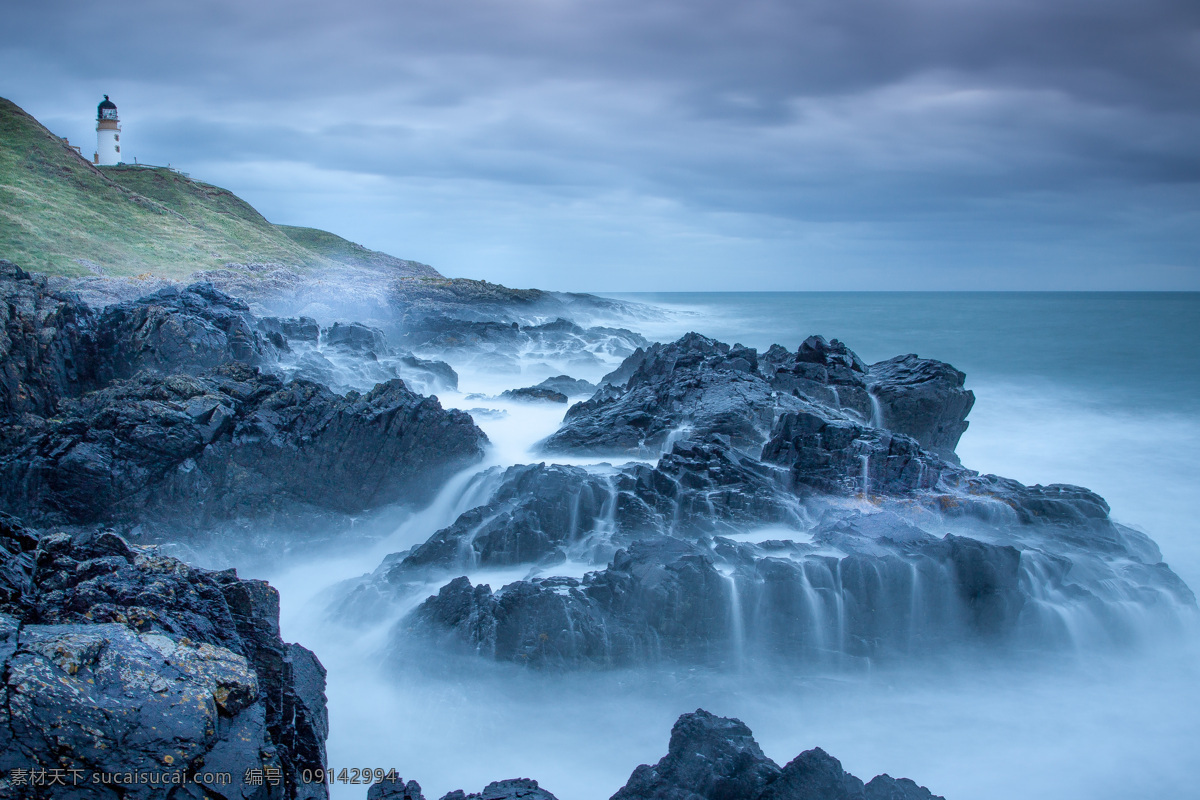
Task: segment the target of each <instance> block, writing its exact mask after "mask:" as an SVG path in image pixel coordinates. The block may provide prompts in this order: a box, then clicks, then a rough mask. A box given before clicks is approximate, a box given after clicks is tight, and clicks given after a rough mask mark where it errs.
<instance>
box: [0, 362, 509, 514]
mask: <svg viewBox="0 0 1200 800" xmlns="http://www.w3.org/2000/svg"><path fill="white" fill-rule="evenodd" d="M14 427H15V426H7V427H5V430H8V431H10V437H11V439H14V440H18V441H19V442H20V444H19V446H15V447H13V448H12V449H11V450H10V451H9V452H6V453H5V454H4V455H3V456H0V475H3V477H4V484H3V488H2V489H0V492H2V494H0V500H2V502H3V504H4V507H5V508H6V509H8V510H9V511H13V512H16V513H18V514H20V515H22V516H25V517H27V518H29V519H33V520H47V521H54V522H62V523H87V522H94V521H100V520H120V519H130V520H143V521H145V520H149V519H154V518H159V519H176V520H182V521H190V522H193V523H196V524H208V523H211V522H214V521H218V520H222V519H232V518H235V517H244V518H263V517H266V516H270V515H272V514H289V513H292V512H293V511H295V510H304V509H307V510H310V511H312V510H316V511H321V510H325V511H332V512H336V513H347V514H350V513H355V512H358V511H361V510H363V509H366V508H371V507H375V506H378V505H383V504H387V503H393V502H418V503H419V502H422V501H423V500H425V499H427V498H429V497H431V496H432V494H433V493H434V492H435V491H436V490H437V489H438V488H439V486H440V482H441V481H442V480H443V479H444V478H446V477H448V476H449V475H450V474H452V473H453V472H454V471H456V470H457V469H459V468H461V467H462V466H464V465H465V464H467V463H470V462H471V461H473V460H475V459H478V458H479V457H480V455H481V454H482V447H483V444H484V443H485V442H486V437H485V436H484V435H483V433H482V432H481V431H480V430H479V429H478V428H476V427H475V425H474V424H473V423H472V422H471V419H470V417H469V416H468V415H466V414H464V413H462V412H460V411H445V410H443V409H442V408H441V406H440V405H439V404H438V402H437V400H436V399H433V398H427V397H426V398H423V397H420V396H419V395H416V394H414V393H413V392H410V391H409V390H408V389H407V388H406V387H405V386H404V384H403V382H401V381H398V380H393V381H390V382H388V383H384V384H380V385H379V386H376V387H375V388H374V389H373V390H372V391H371V392H369V393H367V394H365V395H357V393H351V394H349V395H347V396H344V397H343V396H339V395H335V394H333V393H332V392H330V391H329V390H328V389H325V388H324V387H322V386H319V385H317V384H313V383H308V382H306V381H293V382H290V383H287V384H284V383H283V382H282V381H280V380H279V379H278V378H277V377H275V376H272V375H264V374H262V373H260V372H258V371H257V370H255V369H253V368H250V367H247V366H243V365H239V364H230V365H226V366H222V367H218V368H216V369H214V370H212V371H210V372H208V373H206V374H204V375H201V376H195V377H192V376H183V375H175V376H169V377H166V378H163V377H160V376H157V375H152V374H145V375H141V376H138V377H137V378H135V379H133V380H129V381H120V382H117V383H114V384H113V385H112V386H110V387H109V388H107V389H104V390H102V391H98V392H94V393H92V394H90V395H87V396H85V397H84V398H82V399H81V400H79V401H76V402H72V403H70V404H68V405H67V406H64V408H63V409H62V410H61V411H60V414H59V416H58V417H57V418H56V419H53V420H50V421H48V422H46V423H45V424H44V425H43V426H41V427H34V428H28V429H27V428H20V429H19V431H18V433H11V431H12V430H13V429H14Z"/></svg>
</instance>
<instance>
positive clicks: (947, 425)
mask: <svg viewBox="0 0 1200 800" xmlns="http://www.w3.org/2000/svg"><path fill="white" fill-rule="evenodd" d="M867 380H868V381H869V383H870V390H871V394H873V395H874V396H875V397H876V398H877V400H878V401H879V406H880V411H881V412H882V419H881V420H878V421H877V424H879V425H881V426H882V427H886V428H888V429H889V430H893V431H896V432H898V433H903V434H906V435H908V436H911V437H912V438H914V439H916V440H917V441H918V442H920V443H921V446H922V447H924V448H925V449H927V450H929V451H931V452H933V453H936V454H937V455H939V456H941V457H942V458H944V459H946V460H948V461H952V462H954V463H956V464H957V463H958V457H957V456H956V455H955V454H954V448H955V447H957V446H958V440H959V438H960V437H961V436H962V435H963V432H964V431H966V429H967V424H968V423H967V414H968V413H970V411H971V407H972V406H973V405H974V404H975V394H974V393H973V392H971V391H970V390H969V389H964V388H963V383H964V382H965V380H966V376H965V375H964V374H963V373H961V372H959V371H958V370H956V369H955V368H954V367H952V366H950V365H949V364H946V363H943V362H941V361H933V360H931V359H927V358H918V357H917V356H915V355H911V354H910V355H906V356H897V357H896V358H893V359H890V360H888V361H881V362H879V363H878V364H872V365H871V368H870V370H869V372H868V376H867Z"/></svg>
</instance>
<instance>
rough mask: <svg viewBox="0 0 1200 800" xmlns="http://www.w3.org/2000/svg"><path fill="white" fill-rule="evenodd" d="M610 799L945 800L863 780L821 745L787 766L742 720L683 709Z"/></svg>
mask: <svg viewBox="0 0 1200 800" xmlns="http://www.w3.org/2000/svg"><path fill="white" fill-rule="evenodd" d="M612 800H943V798H940V797H937V796H936V795H932V794H930V792H929V790H928V789H925V788H924V787H921V786H917V785H916V784H915V783H913V782H912V781H910V780H908V779H907V778H902V779H900V780H894V779H892V778H890V777H888V776H887V775H880V776H878V777H876V778H874V779H873V780H872V781H871V782H870V783H868V784H867V785H866V787H864V786H863V782H862V781H861V780H859V779H858V778H856V777H854V776H853V775H851V774H849V773H847V772H846V771H845V770H843V769H842V765H841V763H840V762H839V761H838V760H837V759H836V758H833V757H832V756H830V755H829V754H827V753H826V752H825V751H823V750H821V749H820V748H814V749H812V750H807V751H805V752H803V753H801V754H800V755H798V756H797V757H796V758H795V759H793V760H792V761H791V762H790V763H788V765H787V766H785V767H784V768H783V769H782V770H781V769H780V768H779V766H778V765H776V764H775V762H774V761H772V760H771V759H769V758H767V757H766V755H764V754H763V752H762V750H761V749H760V748H759V746H758V743H757V742H755V741H754V736H753V734H751V732H750V729H749V728H747V727H746V725H745V724H744V723H742V721H741V720H737V719H732V718H728V717H718V716H715V715H713V714H710V713H709V712H707V711H705V710H703V709H697V710H696V711H695V712H694V713H691V714H684V715H683V716H681V717H680V718H679V720H678V721H677V722H676V723H675V727H674V728H672V729H671V743H670V745H669V747H668V751H667V755H665V756H664V757H663V758H662V759H661V760H660V761H659V762H658V763H657V764H655V765H654V766H650V765H648V764H643V765H641V766H640V767H638V768H637V769H635V770H634V771H633V774H632V775H631V776H630V778H629V782H628V783H627V784H625V786H624V787H623V788H622V789H620V790H619V791H618V792H617V793H616V794H614V795H613V796H612Z"/></svg>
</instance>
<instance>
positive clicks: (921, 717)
mask: <svg viewBox="0 0 1200 800" xmlns="http://www.w3.org/2000/svg"><path fill="white" fill-rule="evenodd" d="M622 297H624V298H626V299H630V300H636V301H638V302H643V303H650V304H654V305H658V306H660V307H663V308H664V309H666V311H667V312H668V313H666V314H665V315H664V316H663V317H662V318H661V319H659V320H657V321H655V322H653V323H646V322H644V321H639V322H637V323H625V324H628V326H629V327H634V328H635V329H638V330H640V331H641V332H642V333H644V334H646V335H647V336H648V337H649V338H651V339H656V340H663V341H665V340H670V339H673V338H676V337H677V336H679V335H681V334H682V333H684V332H686V331H688V330H696V331H699V332H701V333H704V334H707V335H710V336H714V337H716V338H719V339H721V340H723V341H727V342H730V343H732V342H735V341H738V342H742V343H744V344H747V345H751V346H755V347H759V348H766V347H767V346H769V345H770V344H771V343H775V342H778V343H780V344H783V345H785V346H787V347H789V348H790V349H794V348H795V347H796V346H797V345H798V344H799V343H800V341H801V340H803V339H804V338H805V337H806V336H808V335H809V334H813V333H820V334H823V335H825V336H826V337H828V338H834V337H836V338H839V339H841V340H842V341H844V342H846V343H847V344H848V345H849V346H850V347H852V348H853V349H854V350H856V351H857V352H858V353H859V354H860V355H861V356H862V357H863V358H864V359H866V360H867V361H868V362H871V361H876V360H880V359H884V358H888V357H891V356H893V355H897V354H901V353H908V352H915V353H918V354H919V355H921V356H926V357H932V358H939V359H942V360H945V361H948V362H950V363H952V364H954V365H955V366H957V367H958V368H959V369H961V370H963V371H964V372H966V373H967V386H968V387H969V388H971V389H973V390H974V391H975V393H976V396H977V401H976V405H975V408H974V410H973V411H972V413H971V416H970V420H971V427H970V429H969V430H968V431H967V433H966V434H965V435H964V437H963V440H962V442H961V444H960V446H959V448H958V451H959V454H960V455H961V457H962V460H963V463H964V464H965V465H966V466H968V467H971V468H974V469H978V470H980V471H984V472H995V473H997V474H1001V475H1007V476H1010V477H1014V478H1018V479H1020V480H1022V481H1025V482H1027V483H1036V482H1042V483H1049V482H1059V483H1077V484H1081V485H1085V486H1088V487H1090V488H1092V489H1094V490H1096V491H1098V492H1099V493H1100V494H1102V495H1104V496H1105V497H1106V498H1107V499H1108V500H1109V502H1110V503H1111V505H1112V508H1113V515H1114V517H1116V518H1117V519H1118V520H1119V521H1121V522H1123V523H1126V524H1129V525H1132V526H1134V527H1137V528H1139V529H1141V530H1144V531H1146V532H1147V533H1149V534H1150V535H1151V536H1152V537H1153V538H1154V539H1155V540H1156V541H1158V543H1159V544H1160V546H1161V547H1162V550H1163V553H1164V558H1165V559H1166V560H1167V561H1168V563H1170V564H1171V566H1172V567H1173V568H1174V569H1175V570H1176V571H1177V572H1178V573H1179V574H1180V575H1181V576H1182V577H1183V578H1184V579H1185V580H1186V581H1188V583H1189V584H1190V585H1191V586H1192V587H1193V588H1197V587H1200V524H1198V523H1197V519H1198V517H1197V515H1196V511H1195V503H1196V499H1195V495H1196V494H1197V492H1196V486H1197V485H1198V484H1200V413H1197V412H1200V391H1198V390H1200V295H1195V294H1191V295H1187V294H1184V295H1178V294H1175V295H1156V294H932V293H931V294H894V293H889V294H884V293H879V294H872V293H865V294H862V293H860V294H824V293H788V294H775V293H735V294H654V295H647V294H636V295H623V296H622ZM611 324H622V321H621V320H612V321H611ZM459 366H460V365H456V367H459ZM610 366H615V364H602V365H597V366H596V367H595V368H594V370H593V372H594V373H595V374H575V375H574V376H575V377H583V378H588V379H591V380H595V379H596V378H598V377H599V376H600V374H602V373H603V372H604V371H605V370H606V369H607V368H609V367H610ZM553 367H554V365H546V364H537V365H530V366H529V368H528V369H527V370H526V371H525V372H523V374H521V375H508V376H497V375H495V374H483V373H479V372H476V371H472V370H470V369H466V368H461V369H460V374H461V381H460V383H461V386H460V389H461V391H460V392H459V393H450V394H446V395H444V396H442V397H441V400H442V402H443V404H445V405H447V406H454V407H460V408H464V409H471V408H475V407H478V406H480V405H481V404H482V405H485V406H488V407H490V408H493V409H495V411H496V412H504V413H495V414H493V415H491V416H488V417H484V416H478V417H477V421H478V422H479V424H480V425H481V427H483V428H484V430H485V431H486V432H487V433H488V435H489V437H490V438H491V439H492V441H493V442H494V444H495V446H494V447H493V448H492V451H491V452H490V454H489V457H488V463H487V464H486V465H484V466H485V467H487V466H494V467H503V466H506V465H509V464H513V463H520V462H526V463H527V462H529V461H535V460H541V457H540V456H539V455H538V453H537V452H536V447H535V445H536V442H537V441H538V440H539V439H540V438H541V437H543V436H545V435H547V434H548V433H550V432H551V431H553V430H554V429H555V427H556V426H557V424H558V422H559V420H560V419H561V416H562V411H563V410H562V408H561V407H557V408H555V407H552V406H522V405H519V404H511V403H509V404H506V403H504V402H503V401H481V400H479V399H478V398H477V397H476V398H473V397H471V396H470V395H471V393H473V392H483V393H487V394H493V393H496V392H498V391H500V390H501V389H503V388H513V387H516V386H525V385H530V384H531V383H535V382H537V381H538V380H540V379H541V378H542V377H546V374H548V373H546V374H543V373H545V372H546V370H548V369H549V370H552V371H557V370H553ZM479 473H480V470H476V469H472V470H468V471H467V472H464V473H463V474H462V475H460V476H458V477H457V478H456V479H455V480H454V481H452V482H451V484H450V485H448V486H447V488H446V490H445V491H443V493H442V494H441V495H440V496H439V498H438V499H437V500H436V501H435V502H434V503H433V504H432V505H431V506H430V507H429V508H426V509H423V510H421V511H419V512H417V513H409V512H403V511H395V512H389V513H391V514H392V515H393V516H392V518H390V525H391V530H392V533H391V535H389V536H388V537H387V538H386V539H384V540H382V541H376V542H373V543H369V544H354V543H352V542H351V543H348V544H346V545H345V547H343V548H340V549H339V550H337V551H336V552H331V553H324V554H321V555H320V556H319V557H313V556H311V555H303V554H299V555H297V556H296V557H293V558H290V559H277V560H275V561H274V562H273V563H270V564H268V565H243V573H244V574H254V575H257V576H261V577H266V578H268V579H269V580H271V581H272V583H273V584H275V585H276V586H277V587H278V588H279V589H280V591H281V600H282V626H283V632H284V635H285V637H286V638H288V639H289V640H292V641H299V642H301V643H303V644H305V645H306V646H308V647H310V648H312V649H313V650H314V651H316V653H317V655H318V656H319V657H320V658H321V660H322V662H323V663H324V664H325V665H326V667H327V668H328V670H329V689H328V694H329V698H330V723H331V733H330V739H329V753H330V762H331V766H333V767H334V768H335V769H340V768H341V767H343V766H346V767H354V766H359V767H372V768H374V767H384V768H390V767H395V768H396V769H397V770H398V771H399V773H400V774H401V775H403V776H404V777H405V778H415V779H417V780H419V781H420V782H421V784H422V786H423V787H424V788H425V795H426V797H428V798H430V800H433V798H437V797H440V796H441V794H442V793H444V792H446V791H448V790H450V789H455V788H463V789H466V790H468V791H478V790H479V789H480V788H482V786H483V785H484V784H485V783H487V782H488V781H491V780H497V779H500V778H506V777H535V778H537V779H538V780H539V781H540V782H541V784H542V785H543V786H544V787H545V788H547V789H549V790H550V791H552V792H554V793H555V794H556V795H557V796H558V797H559V798H560V800H602V798H607V797H609V796H610V795H611V794H612V793H613V792H614V791H616V789H618V788H619V787H620V786H622V785H623V784H624V783H625V781H626V780H627V779H628V777H629V774H630V772H631V771H632V770H633V769H634V767H636V766H637V765H638V764H640V763H644V762H651V763H652V762H654V761H656V760H657V759H658V758H660V757H661V756H662V755H664V754H665V752H666V745H667V739H668V736H669V731H670V727H671V724H672V723H673V722H674V720H675V718H676V717H677V716H678V715H679V714H680V713H683V712H686V711H691V710H694V709H695V708H697V707H704V708H707V709H708V710H710V711H713V712H714V713H718V714H724V715H730V716H737V717H739V718H741V719H742V720H744V721H745V722H746V723H747V724H748V725H749V726H750V727H751V728H752V729H753V730H754V732H755V735H756V737H757V739H758V741H759V743H760V744H761V745H762V747H763V749H764V750H765V751H766V752H767V754H768V755H770V756H771V757H773V758H774V759H776V761H778V762H779V763H781V764H782V763H785V762H786V761H788V760H790V759H791V758H792V757H794V756H795V755H796V754H798V753H799V752H800V751H802V750H805V749H808V748H810V747H814V746H820V747H822V748H824V749H825V750H827V751H828V752H830V753H831V754H833V755H834V756H836V757H838V758H840V759H841V760H842V762H843V765H844V766H845V767H846V768H847V769H848V770H850V771H852V772H854V773H855V774H857V775H859V776H860V777H862V778H864V779H865V778H870V777H871V776H873V775H875V774H878V773H882V772H887V773H889V774H892V775H894V776H899V775H903V776H908V777H911V778H913V779H915V780H916V781H917V782H918V783H921V784H924V785H926V786H929V787H930V788H931V789H933V790H934V791H935V792H936V793H939V794H943V795H945V796H946V797H947V798H951V800H958V799H960V798H981V799H982V800H1000V799H1001V798H1003V799H1004V800H1010V798H1013V797H1021V798H1031V799H1036V798H1046V800H1050V798H1054V800H1063V799H1064V798H1079V799H1080V800H1084V798H1087V800H1096V799H1097V798H1112V799H1113V800H1116V799H1117V798H1121V799H1122V800H1126V799H1127V798H1151V797H1154V798H1157V797H1164V798H1166V797H1170V798H1174V797H1179V798H1184V797H1194V796H1197V789H1196V787H1198V786H1200V759H1196V758H1195V753H1196V752H1197V751H1200V714H1197V713H1196V712H1197V710H1198V709H1200V643H1198V642H1197V637H1196V636H1195V635H1194V632H1187V633H1185V634H1184V635H1182V636H1181V637H1180V638H1179V639H1178V640H1174V641H1162V642H1158V643H1157V644H1155V645H1154V646H1152V647H1150V648H1148V649H1146V650H1142V651H1139V652H1136V653H1111V652H1105V653H1097V652H1079V653H1066V654H1063V655H1062V656H1061V657H1057V658H1037V659H1027V658H1024V657H1023V656H1022V655H1021V654H1010V655H1006V656H1003V657H996V658H990V659H972V660H971V661H969V662H967V661H950V662H949V663H936V664H933V663H931V664H920V665H917V664H913V665H909V666H907V667H903V668H893V669H888V670H879V671H876V672H871V671H867V672H856V673H854V674H847V673H840V674H839V673H830V674H816V673H805V674H800V673H795V674H792V673H789V674H774V673H767V674H764V673H762V672H753V671H747V672H746V673H742V674H715V673H712V672H706V671H701V670H692V669H687V668H685V667H675V668H651V669H642V670H623V671H614V672H603V673H597V672H591V673H579V674H570V675H547V674H541V673H537V672H532V671H528V670H522V669H520V668H516V667H512V666H509V665H488V664H478V663H467V664H463V663H457V662H447V663H446V664H444V665H441V666H440V667H438V668H434V669H419V668H408V669H396V668H381V667H380V666H379V664H380V662H381V660H382V659H381V652H382V649H383V647H384V644H385V642H386V641H387V636H388V631H389V630H390V628H391V626H392V625H393V624H394V623H395V621H396V620H397V619H398V618H399V617H400V615H402V614H403V613H404V612H405V611H407V610H408V609H409V608H411V607H412V605H414V604H415V603H416V602H419V600H420V598H419V597H416V598H413V599H412V602H411V603H410V604H409V605H406V606H404V607H400V608H396V609H392V610H391V611H390V612H389V613H386V614H382V615H380V616H379V618H376V619H368V620H361V621H358V622H357V623H356V624H349V623H347V621H346V620H344V619H339V618H337V617H336V616H333V615H330V614H329V613H328V604H329V601H330V599H331V598H332V597H335V596H336V595H337V592H338V582H339V581H341V580H344V579H352V578H354V577H355V576H357V575H361V574H362V573H364V572H366V571H369V570H371V569H373V568H374V567H375V566H376V565H378V563H379V561H380V559H381V558H382V557H383V556H384V555H385V554H387V553H389V552H394V551H396V550H400V549H404V548H406V547H409V546H411V545H412V544H415V543H417V542H420V541H423V540H424V539H426V538H427V537H428V536H429V535H430V534H432V533H433V532H434V531H436V530H437V529H438V528H440V527H442V526H444V525H446V524H448V523H449V521H451V520H453V518H454V517H455V516H456V515H457V513H459V512H460V511H461V510H463V509H465V508H467V507H470V506H471V505H473V504H476V503H478V502H480V501H481V498H483V497H486V493H487V491H488V489H489V486H490V485H494V484H491V483H489V481H492V480H494V479H493V478H491V477H489V475H488V474H479ZM747 535H750V532H748V533H747ZM526 572H528V570H508V571H497V572H495V573H494V574H485V573H480V574H472V575H471V578H472V580H474V581H476V582H481V581H487V582H490V583H491V585H492V586H493V588H498V587H499V586H500V585H503V584H504V583H507V582H509V581H511V580H516V579H519V578H521V577H524V573H526ZM436 589H437V586H436V585H433V586H430V587H429V593H433V592H434V591H436ZM364 794H365V789H364V788H363V787H354V786H344V785H335V786H334V787H333V795H334V797H336V798H351V797H356V798H361V797H362V796H363V795H364Z"/></svg>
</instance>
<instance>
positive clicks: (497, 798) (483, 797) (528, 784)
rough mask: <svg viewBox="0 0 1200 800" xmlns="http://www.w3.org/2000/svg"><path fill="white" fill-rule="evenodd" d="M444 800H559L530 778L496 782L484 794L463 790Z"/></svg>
mask: <svg viewBox="0 0 1200 800" xmlns="http://www.w3.org/2000/svg"><path fill="white" fill-rule="evenodd" d="M442 800H558V798H556V797H555V796H554V795H552V794H550V793H549V792H547V791H546V790H545V789H542V788H541V787H539V786H538V782H537V781H535V780H531V779H529V778H509V779H508V780H505V781H494V782H492V783H489V784H488V785H487V786H485V787H483V791H482V792H475V793H472V794H465V793H464V792H463V791H462V790H461V789H459V790H457V791H453V792H450V793H448V794H445V795H443V796H442Z"/></svg>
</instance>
